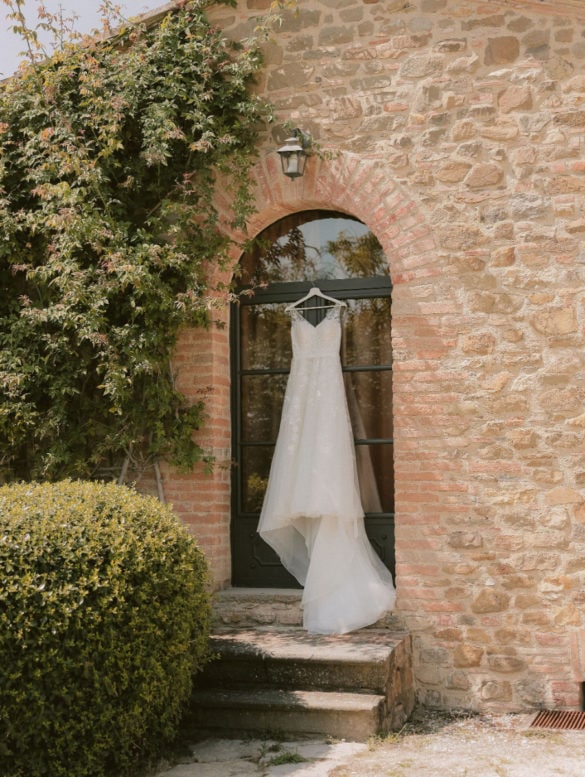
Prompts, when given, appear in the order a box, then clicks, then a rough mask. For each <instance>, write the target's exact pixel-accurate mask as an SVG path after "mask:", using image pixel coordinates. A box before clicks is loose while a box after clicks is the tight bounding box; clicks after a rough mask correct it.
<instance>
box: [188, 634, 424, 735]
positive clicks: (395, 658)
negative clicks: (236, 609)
mask: <svg viewBox="0 0 585 777" xmlns="http://www.w3.org/2000/svg"><path fill="white" fill-rule="evenodd" d="M211 648H212V651H213V652H214V653H216V655H217V658H216V660H214V661H212V662H211V663H210V664H209V665H208V666H207V667H206V669H205V671H204V672H203V674H202V675H200V676H198V678H197V688H196V690H195V692H194V696H193V705H192V716H191V718H192V721H191V725H193V726H195V727H196V728H198V729H204V730H206V731H207V730H210V731H213V732H215V733H217V732H218V731H222V733H224V734H226V735H232V734H234V733H235V734H237V733H238V732H256V733H263V732H266V731H276V730H278V731H281V732H283V733H293V734H302V733H307V734H317V733H319V734H324V735H329V736H334V737H344V738H351V739H354V740H355V741H359V740H364V739H367V738H368V737H370V736H373V735H375V734H384V733H387V732H388V731H390V730H398V729H399V728H401V727H402V726H403V725H404V722H405V721H406V719H407V718H408V716H409V715H410V713H411V712H412V709H413V707H414V686H413V674H412V660H411V640H410V636H409V635H408V634H405V633H391V632H389V631H384V630H379V631H376V630H374V629H362V630H359V631H355V632H352V633H350V634H343V635H329V636H327V635H318V634H309V633H307V632H306V631H304V630H303V629H301V628H299V627H291V626H288V627H267V626H263V627H257V628H249V627H247V628H241V629H240V628H226V627H221V628H220V627H217V628H216V629H215V631H214V633H213V635H212V641H211Z"/></svg>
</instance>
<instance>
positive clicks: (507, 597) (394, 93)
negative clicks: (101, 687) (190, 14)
mask: <svg viewBox="0 0 585 777" xmlns="http://www.w3.org/2000/svg"><path fill="white" fill-rule="evenodd" d="M269 5H270V3H269V0H247V2H246V0H240V2H239V3H238V8H237V9H230V8H219V9H216V10H215V11H214V15H215V17H216V19H217V21H218V23H219V24H220V25H221V26H222V27H223V28H224V29H225V30H226V31H227V33H228V34H229V35H231V36H233V37H234V38H241V37H243V36H244V35H245V34H246V33H247V31H249V29H250V27H251V26H252V25H253V24H254V19H255V17H257V16H258V15H259V14H261V13H262V12H264V11H265V10H266V8H267V7H268V6H269ZM580 8H581V3H580V2H579V3H575V2H572V0H567V1H566V2H556V3H551V2H548V3H541V2H530V0H516V1H514V0H502V2H498V0H490V1H489V2H473V1H469V2H465V3H463V2H461V0H408V2H407V1H406V0H300V2H299V3H298V11H297V12H296V13H293V12H290V13H287V14H286V15H285V19H284V23H283V24H282V26H281V27H280V28H279V29H278V30H277V32H276V33H275V35H274V38H273V40H272V41H271V42H270V43H269V44H268V45H267V46H266V51H265V54H266V65H267V67H266V72H265V76H264V77H263V79H262V82H261V83H259V84H258V92H259V94H261V95H263V96H265V97H267V98H268V99H269V100H270V101H272V102H273V104H274V105H275V107H276V115H277V117H278V121H277V122H276V123H275V125H274V127H273V129H272V130H271V131H270V132H267V134H266V136H265V138H264V142H263V147H262V149H261V154H260V157H259V160H258V165H257V167H256V170H255V172H254V174H255V176H256V180H257V183H258V216H257V217H255V219H253V221H252V222H251V224H250V233H251V234H256V233H257V232H258V231H259V230H260V229H261V228H262V227H263V226H267V225H268V224H269V223H270V222H271V221H273V220H274V219H275V218H278V217H280V216H282V215H284V214H285V213H286V212H290V211H293V210H300V209H303V208H308V207H309V208H310V207H323V208H327V207H336V208H338V209H341V210H345V211H347V212H351V213H353V214H354V215H356V216H358V217H359V218H361V219H362V220H363V221H364V222H366V223H367V224H368V226H370V228H371V229H372V230H373V231H374V232H375V233H376V235H377V236H378V238H379V239H380V241H381V242H382V244H383V246H384V248H385V250H386V254H387V256H388V260H389V264H390V271H391V275H392V280H393V284H394V302H393V321H392V326H393V343H394V358H395V372H394V395H395V396H394V407H395V415H396V417H395V429H396V443H395V444H396V463H395V466H396V556H397V581H396V582H397V590H398V610H399V613H400V615H401V617H402V618H403V620H404V623H405V625H406V626H407V627H408V628H409V629H410V630H411V631H412V633H413V636H414V645H415V662H416V663H415V671H416V681H417V684H418V693H419V697H420V699H421V701H423V702H424V703H426V704H430V705H434V706H441V707H465V708H474V709H498V710H522V709H527V708H534V707H541V706H544V707H568V708H576V707H578V706H579V704H580V688H581V681H582V680H585V624H583V620H582V615H581V611H582V606H583V603H584V601H585V499H584V495H585V490H584V489H585V458H584V455H585V443H584V435H583V431H584V427H585V403H584V399H585V384H584V377H585V352H584V349H583V328H584V324H585V310H584V307H583V296H584V295H583V281H584V276H585V264H584V263H585V250H584V246H583V235H584V233H585V216H584V206H585V154H584V130H585V15H584V14H583V11H580ZM579 13H581V15H580V16H579ZM285 120H288V121H291V122H292V123H293V126H301V127H302V128H303V129H305V130H310V131H311V133H312V134H313V136H314V137H315V138H316V139H317V140H318V142H319V143H320V144H321V146H322V148H323V149H324V150H330V151H331V152H332V156H331V158H318V157H313V158H312V159H310V160H309V164H308V170H307V174H306V176H305V178H303V179H300V180H299V181H297V182H290V181H288V180H286V179H284V178H283V176H282V175H281V174H279V172H278V168H277V165H278V162H277V160H276V159H275V153H274V150H275V148H276V147H277V145H278V144H279V142H280V141H282V139H283V138H284V137H285V135H284V134H283V131H282V122H283V121H285ZM234 259H237V256H234ZM189 337H190V335H189V334H188V333H187V334H186V336H185V340H184V341H183V342H182V343H181V345H180V347H179V350H178V360H179V362H181V364H182V367H183V373H182V375H183V378H182V380H183V383H182V387H183V388H184V389H185V390H186V391H187V392H188V393H189V392H192V393H193V395H194V396H195V395H196V394H197V391H201V390H202V389H203V388H204V387H205V385H207V384H209V385H213V386H214V388H213V390H214V392H216V394H215V398H214V399H213V400H212V406H211V407H212V417H213V423H214V424H215V428H213V426H212V428H211V429H210V430H208V432H207V434H208V435H209V440H210V442H211V444H212V447H214V449H215V450H217V451H220V452H223V458H224V459H226V460H227V459H228V458H229V403H228V404H226V403H227V399H226V398H225V396H224V395H226V392H227V383H226V381H229V370H228V359H227V339H226V338H227V335H226V334H223V335H222V334H221V333H220V332H218V333H215V334H214V335H213V337H215V338H216V339H217V341H216V343H215V344H213V343H211V342H209V343H203V344H202V343H201V341H200V340H199V341H198V342H196V343H195V342H190V341H189ZM222 337H223V339H222ZM198 364H199V367H198V366H197V365H198ZM201 364H203V365H206V366H204V368H203V369H201ZM207 367H209V370H207ZM206 370H207V371H206ZM216 381H217V382H216ZM217 392H219V394H217ZM222 392H223V393H222ZM222 397H223V398H222ZM169 477H170V478H171V480H170V483H167V486H168V487H169V488H170V489H171V491H173V493H172V496H171V499H174V500H175V501H176V502H179V503H181V500H182V501H183V502H184V504H183V508H182V513H183V514H184V515H185V516H186V519H187V520H189V521H190V522H191V523H192V524H193V525H194V526H195V528H196V530H197V532H198V534H199V532H200V530H201V531H203V533H204V534H205V532H207V534H206V535H205V539H204V542H203V544H204V546H207V545H209V547H210V548H213V547H214V545H217V548H216V550H217V553H218V554H219V555H218V556H217V558H218V559H219V561H218V560H216V561H214V564H215V569H216V575H217V579H218V585H225V584H226V583H228V582H229V546H227V545H226V543H227V542H229V538H228V537H227V534H226V531H227V526H228V525H229V479H228V477H227V475H226V474H225V472H224V471H223V470H220V471H219V473H216V474H215V475H214V479H213V481H212V482H209V481H205V480H204V479H200V480H197V479H195V480H193V479H192V478H191V479H188V478H187V479H183V480H180V479H178V478H173V477H172V476H169ZM205 482H207V483H208V485H207V486H206V485H205ZM194 483H195V485H194ZM197 489H209V490H210V493H209V495H208V496H209V499H210V500H211V502H210V503H212V504H213V508H212V509H211V510H210V509H208V508H207V507H206V503H205V499H206V498H207V497H206V496H205V495H204V498H203V500H201V499H200V492H199V491H198V490H197ZM189 494H190V496H189ZM189 500H190V501H189Z"/></svg>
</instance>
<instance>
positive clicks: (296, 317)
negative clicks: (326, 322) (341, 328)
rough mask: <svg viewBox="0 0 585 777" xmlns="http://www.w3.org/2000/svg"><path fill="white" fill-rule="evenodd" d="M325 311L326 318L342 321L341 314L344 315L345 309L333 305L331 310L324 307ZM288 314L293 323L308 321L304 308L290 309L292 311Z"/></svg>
mask: <svg viewBox="0 0 585 777" xmlns="http://www.w3.org/2000/svg"><path fill="white" fill-rule="evenodd" d="M323 310H325V311H326V313H325V318H330V319H335V318H337V319H341V314H342V313H343V311H344V310H345V308H344V307H343V306H342V305H332V306H331V307H330V308H325V307H324V308H323ZM287 313H288V315H289V316H290V317H291V319H292V320H293V321H301V320H304V321H306V320H307V319H306V317H305V316H304V315H303V309H302V308H290V310H288V311H287Z"/></svg>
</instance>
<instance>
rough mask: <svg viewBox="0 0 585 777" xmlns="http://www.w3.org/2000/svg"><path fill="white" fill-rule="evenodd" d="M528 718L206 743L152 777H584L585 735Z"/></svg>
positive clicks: (445, 720) (437, 719)
mask: <svg viewBox="0 0 585 777" xmlns="http://www.w3.org/2000/svg"><path fill="white" fill-rule="evenodd" d="M533 718H534V714H528V715H499V716H498V715H494V716H491V715H485V716H467V715H455V714H454V715H449V714H445V713H428V712H423V713H422V715H421V713H420V712H419V713H418V715H415V716H414V717H413V720H412V721H411V722H409V723H407V724H406V725H405V727H404V730H403V731H402V732H401V733H400V734H391V735H390V736H388V737H387V738H385V739H376V738H374V739H372V740H371V741H370V742H368V743H357V742H346V741H340V742H339V741H338V742H336V741H327V740H325V739H320V740H319V739H310V740H308V739H307V740H296V741H280V740H278V739H250V740H243V739H234V740H227V739H205V740H202V741H200V742H198V743H195V744H193V745H191V746H190V747H189V748H187V750H186V751H185V754H184V756H183V757H181V758H178V759H175V760H176V763H175V764H174V765H172V766H171V765H169V766H168V767H166V768H161V769H160V770H159V771H158V772H157V773H156V775H155V776H154V777H442V775H448V777H583V775H584V774H585V756H584V755H583V753H584V745H585V732H582V731H554V730H538V729H533V728H531V727H530V723H531V721H532V719H533ZM178 761H180V762H178Z"/></svg>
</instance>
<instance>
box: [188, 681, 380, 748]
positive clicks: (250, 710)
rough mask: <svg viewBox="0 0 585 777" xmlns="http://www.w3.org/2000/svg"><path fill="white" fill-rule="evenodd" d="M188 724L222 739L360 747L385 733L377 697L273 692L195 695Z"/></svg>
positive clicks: (199, 692) (214, 691) (205, 692)
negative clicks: (317, 738) (315, 738)
mask: <svg viewBox="0 0 585 777" xmlns="http://www.w3.org/2000/svg"><path fill="white" fill-rule="evenodd" d="M192 720H193V724H194V725H195V726H197V727H198V728H199V729H202V730H205V731H206V732H212V733H213V732H217V731H218V730H221V732H222V733H223V734H234V735H241V734H249V733H252V732H254V733H256V734H258V733H263V734H268V733H271V734H273V735H274V734H276V733H278V734H286V735H290V734H296V735H309V734H312V735H314V734H322V735H323V734H324V735H329V736H332V737H336V738H339V739H348V740H352V741H354V742H363V741H365V740H367V739H368V738H369V737H370V736H372V735H373V734H376V733H382V732H384V731H385V730H386V725H385V721H386V720H387V714H386V699H385V697H384V696H382V695H381V694H368V693H348V692H343V693H338V692H335V691H304V690H279V689H276V688H255V689H252V690H242V689H229V690H217V689H205V690H203V689H200V690H197V691H195V693H194V696H193V707H192Z"/></svg>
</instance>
